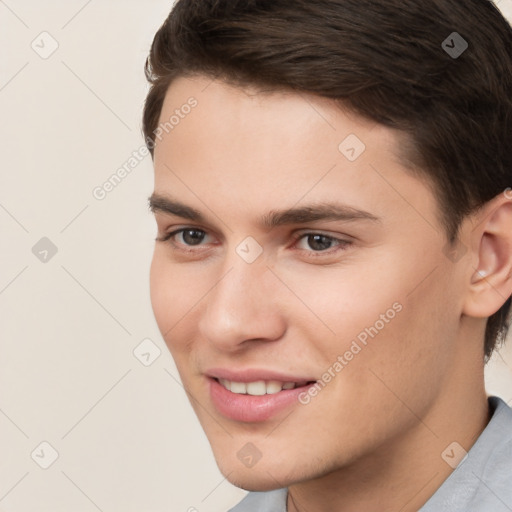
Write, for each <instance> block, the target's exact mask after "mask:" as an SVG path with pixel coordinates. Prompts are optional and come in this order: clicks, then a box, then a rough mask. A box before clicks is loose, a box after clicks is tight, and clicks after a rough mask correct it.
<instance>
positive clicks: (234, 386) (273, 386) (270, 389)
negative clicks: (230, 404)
mask: <svg viewBox="0 0 512 512" xmlns="http://www.w3.org/2000/svg"><path fill="white" fill-rule="evenodd" d="M218 381H219V382H220V384H221V385H222V386H224V387H225V388H226V389H227V390H228V391H231V393H236V394H239V395H252V396H262V395H273V394H275V393H279V392H280V391H283V390H287V389H294V388H296V387H301V386H303V385H304V384H305V383H297V382H280V381H277V380H270V381H267V382H266V381H264V380H257V381H254V382H235V381H231V380H227V379H218Z"/></svg>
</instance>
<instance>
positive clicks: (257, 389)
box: [247, 380, 267, 396]
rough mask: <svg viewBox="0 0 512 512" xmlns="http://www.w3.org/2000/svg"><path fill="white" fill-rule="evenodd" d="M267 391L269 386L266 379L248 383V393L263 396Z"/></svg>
mask: <svg viewBox="0 0 512 512" xmlns="http://www.w3.org/2000/svg"><path fill="white" fill-rule="evenodd" d="M266 393H267V386H266V385H265V381H264V380H258V381H257V382H248V383H247V394H248V395H253V396H261V395H265V394H266Z"/></svg>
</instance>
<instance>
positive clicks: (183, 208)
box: [148, 194, 381, 229]
mask: <svg viewBox="0 0 512 512" xmlns="http://www.w3.org/2000/svg"><path fill="white" fill-rule="evenodd" d="M148 203H149V209H150V210H151V211H152V212H153V213H156V212H162V213H167V214H170V215H176V216H178V217H182V218H184V219H188V220H191V221H194V222H201V223H207V219H206V218H205V216H204V215H203V214H202V213H201V212H200V211H198V210H196V209H195V208H192V207H190V206H187V205H185V204H183V203H180V202H179V201H176V200H174V199H171V198H169V197H166V196H162V195H159V194H152V195H151V196H150V197H149V199H148ZM318 220H341V221H345V222H352V221H358V220H369V221H372V222H380V221H381V219H380V218H379V217H376V216H375V215H373V214H371V213H370V212H367V211H364V210H359V209H357V208H353V207H351V206H347V205H343V204H337V203H325V202H322V203H314V204H311V205H307V206H301V207H297V208H289V209H285V210H271V211H270V212H268V213H267V214H265V215H263V216H262V218H261V225H262V226H263V227H264V228H268V229H272V228H274V227H277V226H283V225H288V224H302V223H307V222H314V221H318Z"/></svg>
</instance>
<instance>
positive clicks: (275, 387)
mask: <svg viewBox="0 0 512 512" xmlns="http://www.w3.org/2000/svg"><path fill="white" fill-rule="evenodd" d="M282 389H283V383H282V382H278V381H277V380H271V381H270V382H267V395H273V394H274V393H279V391H281V390H282Z"/></svg>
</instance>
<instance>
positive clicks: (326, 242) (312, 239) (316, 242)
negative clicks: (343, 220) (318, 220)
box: [308, 235, 331, 251]
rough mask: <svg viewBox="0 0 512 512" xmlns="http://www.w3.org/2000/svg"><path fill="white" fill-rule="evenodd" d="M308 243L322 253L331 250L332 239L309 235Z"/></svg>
mask: <svg viewBox="0 0 512 512" xmlns="http://www.w3.org/2000/svg"><path fill="white" fill-rule="evenodd" d="M322 241H323V242H322ZM308 243H309V246H310V247H311V248H312V249H314V250H315V251H321V250H325V249H329V247H330V246H331V239H330V238H329V237H327V236H325V235H309V237H308Z"/></svg>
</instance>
